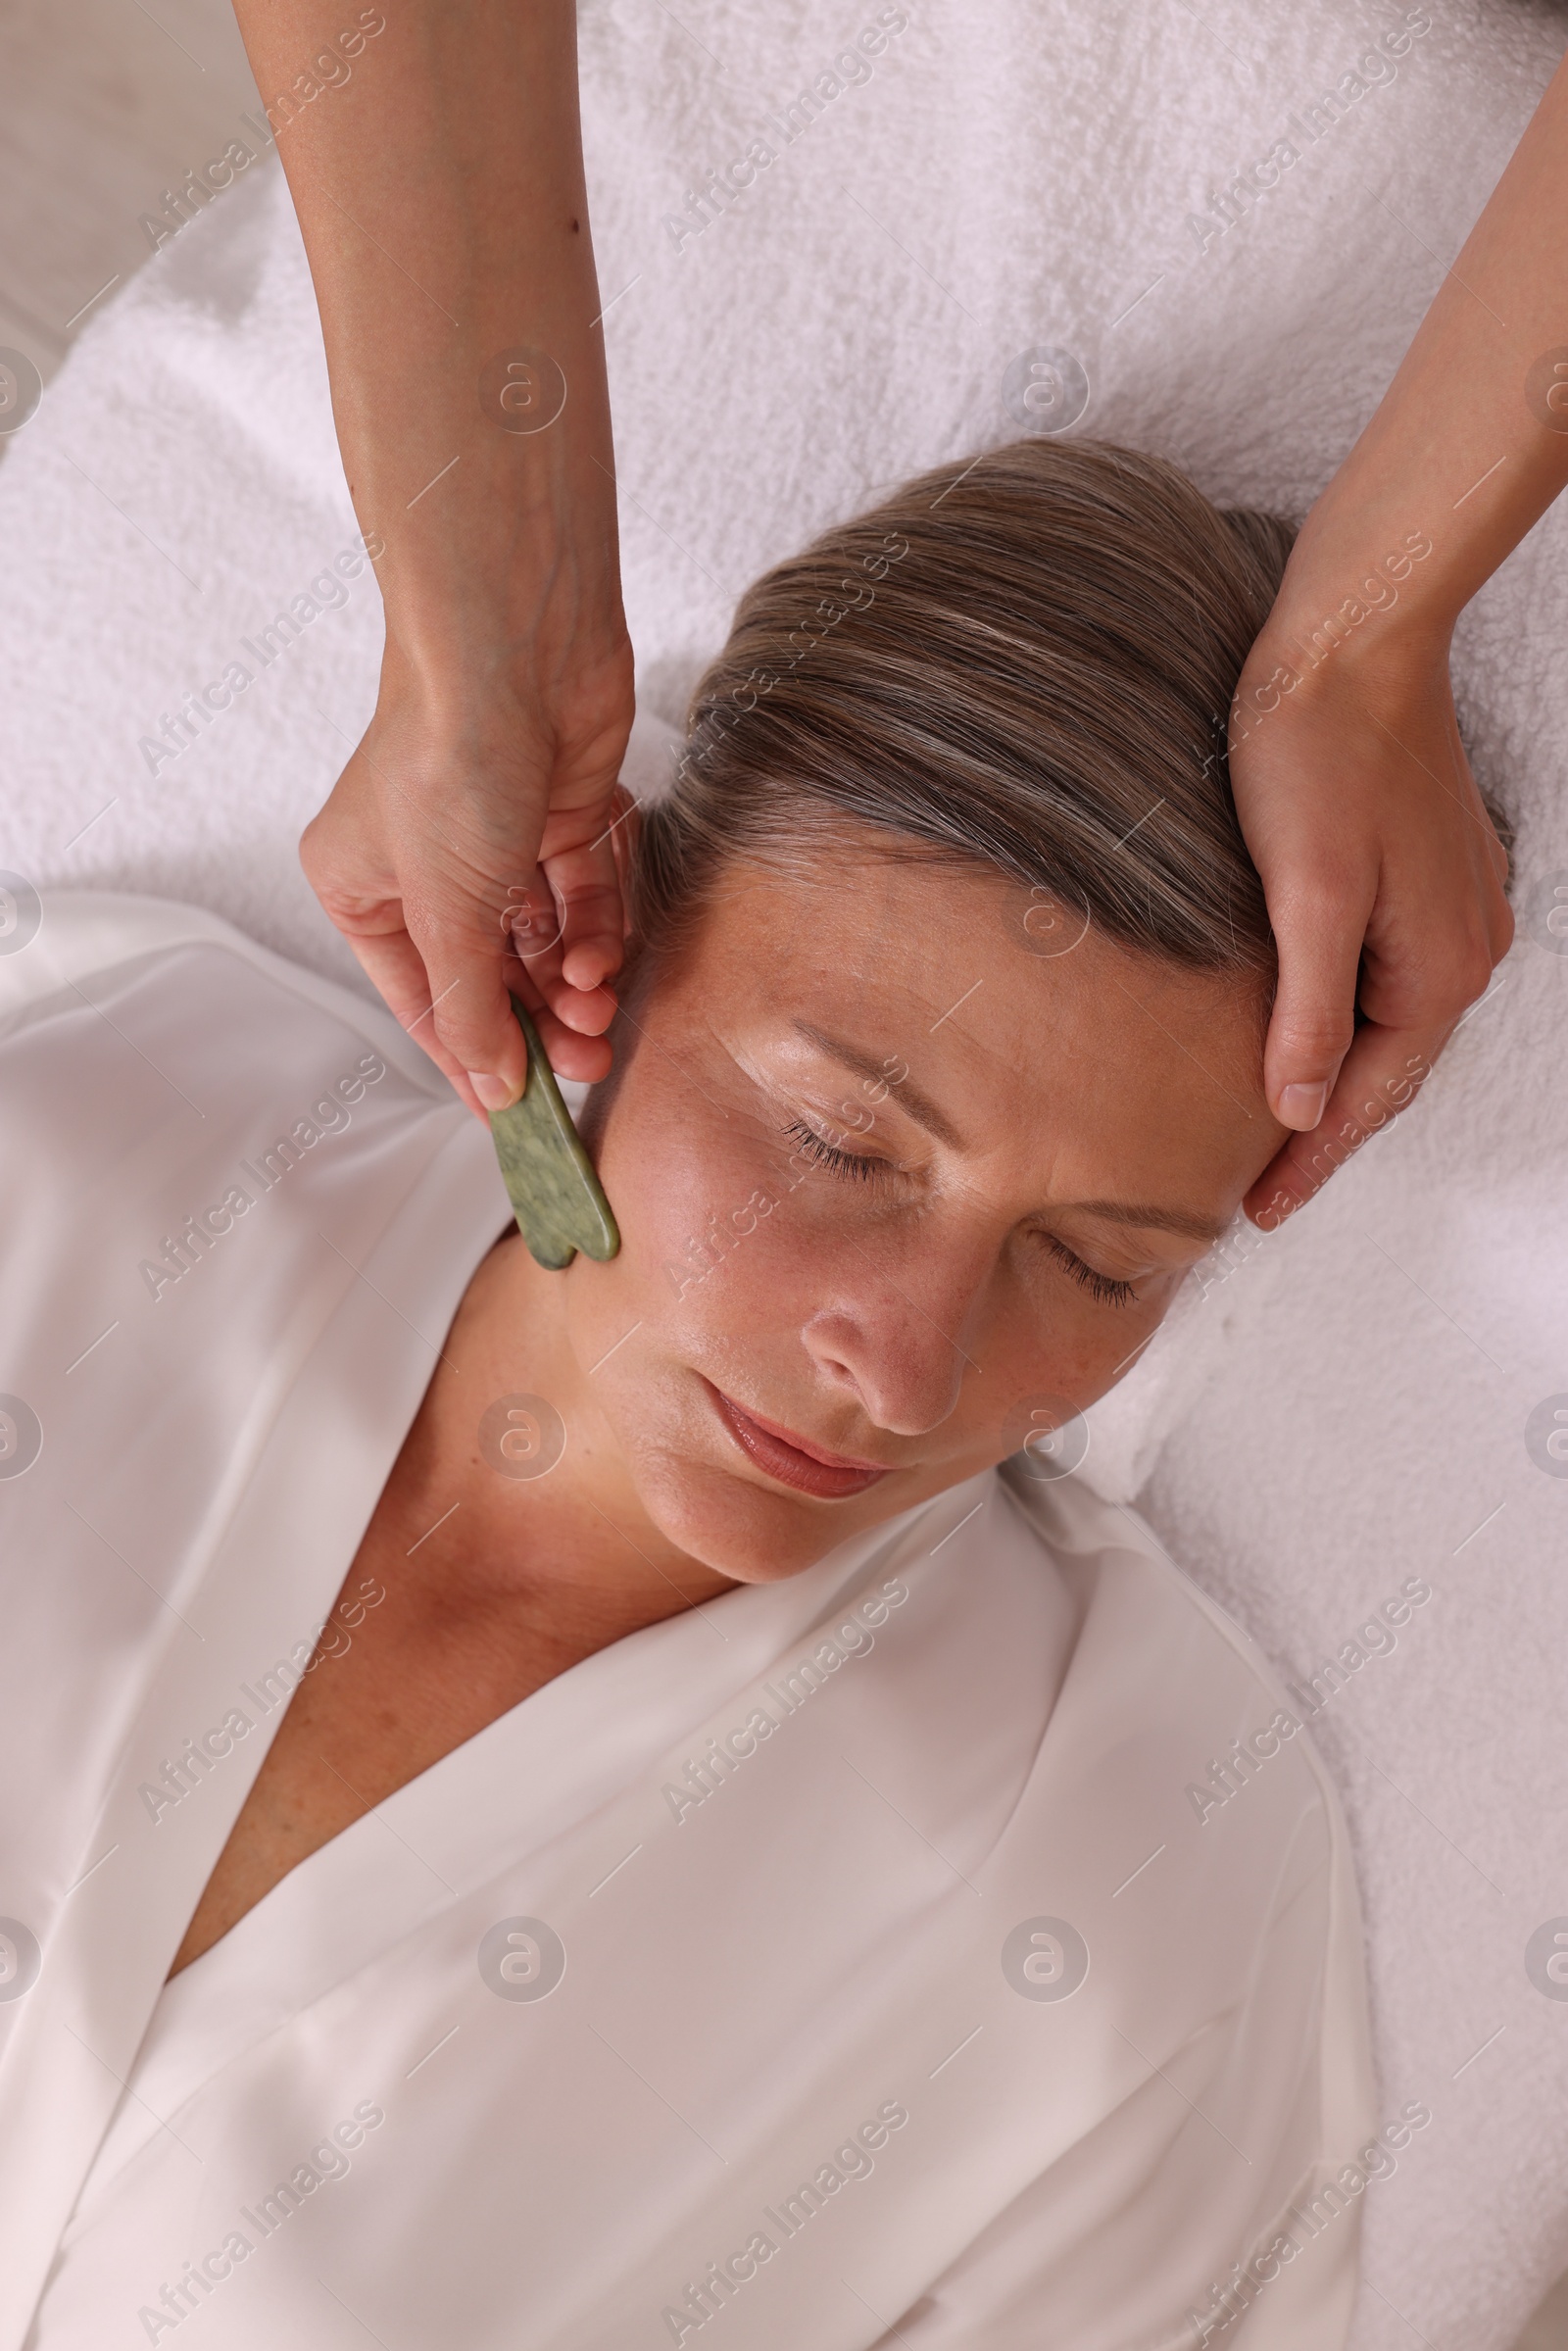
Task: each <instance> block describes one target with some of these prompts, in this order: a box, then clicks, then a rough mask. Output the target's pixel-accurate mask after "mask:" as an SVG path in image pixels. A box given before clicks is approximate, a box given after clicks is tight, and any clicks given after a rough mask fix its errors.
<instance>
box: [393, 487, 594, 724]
mask: <svg viewBox="0 0 1568 2351" xmlns="http://www.w3.org/2000/svg"><path fill="white" fill-rule="evenodd" d="M443 493H445V494H446V495H445V496H443ZM435 498H440V499H442V504H441V506H440V507H439V509H437V510H432V511H431V512H430V513H428V514H423V515H421V514H419V512H418V509H417V507H416V509H415V511H414V512H413V513H409V512H407V511H405V513H404V514H401V515H398V514H393V515H392V516H391V517H390V518H389V521H388V522H387V523H386V524H378V525H377V529H378V535H379V537H380V538H381V539H382V541H383V542H384V549H383V553H382V556H381V558H380V560H379V561H378V562H377V563H376V567H375V568H376V576H377V579H378V582H379V584H380V589H381V599H382V604H383V608H384V611H385V615H386V632H387V641H388V646H389V648H390V649H393V650H395V653H396V656H397V659H398V661H400V663H401V665H402V668H403V670H404V671H405V672H406V673H407V674H408V676H409V677H410V679H411V680H415V681H419V682H421V683H422V686H423V688H424V690H425V692H426V693H427V694H429V695H431V696H432V697H439V696H441V695H442V694H444V693H446V692H448V691H451V690H453V689H454V688H456V689H458V690H466V687H467V685H468V684H469V683H472V684H475V685H477V684H479V683H481V682H483V681H485V680H488V679H494V678H496V677H498V676H500V677H506V678H508V679H510V680H511V681H512V682H514V683H515V685H516V686H517V687H518V688H519V690H522V691H533V692H538V693H540V694H544V695H549V694H551V693H552V692H554V690H555V689H556V687H557V685H558V684H559V682H560V680H561V679H562V677H563V676H564V674H565V673H568V672H569V671H570V670H572V669H574V668H577V667H580V666H581V665H582V664H583V663H584V662H589V663H593V662H598V661H607V660H612V659H615V658H618V656H619V654H620V652H621V649H622V647H623V645H624V642H625V636H626V625H625V617H624V612H623V607H622V603H621V589H620V566H619V555H618V546H617V537H616V522H615V500H614V483H613V476H612V475H611V473H610V472H609V470H608V469H607V468H605V467H604V466H603V465H600V464H597V463H595V462H594V460H593V456H592V454H591V453H590V454H589V455H588V457H587V458H586V460H585V459H584V458H583V457H582V456H581V455H580V454H578V453H572V452H568V451H566V450H564V449H556V450H541V451H538V452H535V451H531V450H530V451H523V452H518V451H515V450H514V449H503V450H502V451H501V452H499V453H496V452H493V451H490V450H488V449H487V448H486V447H485V446H484V444H483V443H482V442H480V443H479V444H478V445H477V446H473V445H469V446H468V447H466V448H465V449H464V450H463V451H462V452H461V453H460V455H459V458H458V462H457V464H456V465H454V467H453V471H452V475H451V477H450V479H449V481H447V482H438V483H437V484H436V486H435V488H434V490H433V491H432V492H431V493H430V497H429V498H427V499H425V500H422V501H420V502H419V503H420V504H422V505H425V506H428V505H430V501H431V499H435ZM356 503H357V505H359V507H360V509H361V513H362V515H364V516H366V517H367V518H368V516H369V514H370V513H371V512H372V511H373V510H380V511H384V510H385V509H386V507H387V505H388V503H389V502H388V500H387V499H386V498H385V496H382V497H380V498H376V497H375V496H374V495H373V493H371V494H369V495H361V494H360V493H359V492H358V491H357V494H356Z"/></svg>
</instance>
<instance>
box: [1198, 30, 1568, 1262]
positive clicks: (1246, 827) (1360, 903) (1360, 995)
mask: <svg viewBox="0 0 1568 2351" xmlns="http://www.w3.org/2000/svg"><path fill="white" fill-rule="evenodd" d="M1399 230H1400V222H1399V220H1397V218H1396V217H1395V216H1393V215H1391V217H1390V222H1389V232H1390V234H1391V236H1393V235H1395V234H1397V232H1399ZM1565 483H1568V62H1565V63H1564V64H1563V65H1561V66H1559V67H1558V69H1557V72H1556V73H1555V74H1554V75H1553V77H1552V80H1551V82H1550V84H1549V86H1548V88H1547V90H1546V93H1545V95H1544V98H1543V99H1542V101H1541V104H1540V106H1539V107H1538V108H1537V110H1536V113H1535V116H1534V119H1533V120H1532V122H1531V123H1530V125H1529V127H1528V129H1527V130H1526V132H1525V135H1524V137H1523V138H1522V139H1521V140H1520V142H1519V145H1518V147H1517V149H1516V150H1515V153H1514V155H1513V158H1512V161H1511V162H1510V163H1509V166H1508V169H1507V171H1505V172H1504V173H1503V175H1502V178H1501V179H1500V180H1499V181H1498V183H1497V186H1496V189H1495V192H1494V194H1493V195H1492V197H1491V199H1490V201H1489V202H1488V204H1487V207H1486V209H1485V211H1484V212H1483V213H1482V215H1481V218H1480V220H1478V221H1477V223H1476V225H1475V227H1474V228H1473V229H1472V231H1471V233H1470V235H1469V237H1468V239H1467V240H1466V243H1465V245H1464V248H1463V250H1462V252H1461V253H1460V254H1459V255H1458V257H1457V259H1456V260H1455V262H1454V264H1453V267H1452V268H1451V269H1446V270H1445V272H1444V276H1443V280H1442V283H1441V285H1440V287H1439V290H1438V293H1437V295H1436V297H1435V299H1434V301H1433V303H1432V307H1431V309H1430V310H1429V311H1428V312H1427V315H1426V317H1425V318H1424V319H1423V320H1422V322H1421V326H1420V328H1419V330H1418V332H1417V334H1416V337H1415V340H1414V341H1413V342H1412V343H1411V345H1410V348H1409V350H1408V352H1407V353H1406V354H1405V357H1404V360H1403V361H1402V363H1401V365H1400V367H1399V369H1398V372H1397V374H1396V376H1395V378H1394V381H1393V383H1392V384H1391V385H1390V387H1389V390H1388V392H1387V393H1386V394H1385V396H1384V398H1383V400H1382V401H1381V402H1380V404H1379V406H1378V408H1377V411H1376V413H1375V414H1374V416H1372V419H1371V421H1370V422H1369V423H1368V425H1367V427H1366V430H1365V431H1364V432H1363V433H1362V435H1361V437H1360V439H1359V440H1358V441H1357V442H1356V444H1355V447H1354V448H1353V449H1352V450H1351V452H1350V454H1349V456H1348V458H1347V459H1346V462H1345V464H1344V465H1342V466H1341V468H1340V470H1339V472H1338V473H1337V474H1336V475H1335V477H1334V479H1333V480H1332V481H1331V482H1330V483H1329V485H1328V487H1327V489H1326V490H1325V491H1324V493H1323V495H1322V497H1321V498H1320V499H1319V500H1318V502H1317V504H1316V505H1315V506H1314V507H1313V509H1312V511H1311V513H1310V514H1308V516H1307V518H1306V521H1305V523H1304V524H1303V525H1302V528H1301V532H1300V535H1299V538H1298V540H1297V543H1296V547H1295V550H1294V551H1293V553H1292V556H1291V561H1290V563H1289V565H1288V567H1287V569H1286V574H1285V579H1284V582H1283V585H1282V587H1281V589H1280V593H1279V597H1278V599H1277V601H1276V603H1275V607H1274V610H1273V612H1271V613H1270V615H1269V618H1268V620H1267V623H1266V624H1265V627H1264V629H1263V632H1262V635H1261V637H1260V638H1259V641H1258V643H1257V645H1256V647H1255V648H1254V649H1253V652H1252V654H1251V656H1250V660H1249V661H1248V663H1247V666H1246V669H1245V671H1244V674H1243V677H1242V681H1241V685H1240V687H1239V689H1238V693H1237V699H1236V703H1235V705H1234V707H1233V710H1232V723H1231V781H1232V787H1233V790H1234V793H1235V797H1236V808H1237V813H1238V815H1239V816H1240V818H1241V822H1242V829H1243V831H1244V832H1245V833H1246V836H1247V842H1248V846H1249V848H1250V851H1251V853H1252V856H1253V858H1254V860H1255V862H1256V864H1257V867H1258V870H1259V872H1260V873H1261V875H1262V877H1263V885H1264V889H1265V891H1266V893H1267V897H1268V908H1269V915H1270V918H1271V920H1272V922H1273V925H1274V931H1275V936H1276V939H1277V941H1278V945H1279V960H1280V979H1279V994H1278V999H1277V1002H1276V1004H1275V1007H1274V1013H1273V1017H1272V1020H1271V1022H1270V1025H1269V1034H1268V1044H1267V1049H1266V1054H1265V1064H1264V1068H1265V1083H1266V1086H1267V1091H1268V1098H1269V1102H1270V1106H1271V1107H1272V1108H1273V1110H1274V1112H1275V1115H1276V1116H1277V1117H1278V1118H1279V1120H1280V1121H1281V1123H1282V1125H1285V1126H1289V1127H1292V1128H1294V1129H1296V1130H1298V1131H1297V1132H1296V1133H1295V1134H1294V1135H1293V1137H1292V1139H1291V1141H1290V1142H1289V1143H1288V1144H1287V1145H1286V1146H1285V1148H1284V1149H1283V1150H1282V1151H1280V1153H1279V1154H1278V1156H1277V1157H1276V1158H1275V1160H1274V1161H1273V1163H1272V1165H1271V1166H1269V1167H1267V1168H1266V1169H1265V1170H1264V1172H1263V1174H1262V1176H1261V1177H1260V1178H1259V1179H1258V1182H1257V1183H1256V1184H1255V1185H1254V1186H1253V1188H1252V1190H1251V1192H1250V1193H1249V1195H1248V1198H1247V1201H1246V1207H1247V1211H1248V1214H1249V1215H1250V1216H1251V1217H1252V1219H1253V1221H1254V1222H1256V1223H1259V1224H1261V1225H1263V1226H1264V1227H1265V1228H1268V1227H1272V1226H1274V1225H1277V1224H1278V1223H1279V1222H1280V1220H1281V1218H1282V1217H1283V1216H1287V1215H1289V1214H1290V1213H1291V1212H1292V1211H1293V1210H1294V1209H1295V1208H1297V1207H1299V1205H1300V1203H1301V1201H1302V1200H1307V1199H1309V1198H1310V1197H1311V1195H1312V1194H1313V1193H1314V1192H1315V1191H1316V1190H1317V1189H1318V1188H1319V1186H1320V1185H1321V1184H1322V1183H1323V1182H1324V1181H1325V1180H1326V1179H1327V1178H1328V1177H1329V1176H1330V1175H1332V1174H1333V1172H1334V1170H1335V1168H1336V1167H1338V1166H1340V1165H1342V1164H1343V1163H1344V1161H1345V1160H1346V1159H1347V1158H1348V1157H1349V1155H1350V1153H1351V1151H1354V1150H1355V1149H1356V1148H1357V1146H1358V1145H1359V1144H1361V1143H1363V1142H1365V1140H1366V1138H1367V1136H1368V1135H1370V1134H1372V1133H1375V1132H1376V1130H1377V1129H1378V1128H1379V1127H1380V1126H1382V1125H1385V1124H1386V1123H1387V1121H1388V1119H1389V1118H1390V1117H1391V1116H1392V1115H1394V1114H1395V1113H1396V1112H1397V1111H1398V1110H1400V1109H1402V1108H1403V1107H1404V1105H1405V1104H1406V1103H1407V1102H1409V1101H1410V1100H1411V1099H1412V1098H1413V1096H1414V1094H1415V1092H1416V1090H1417V1088H1418V1087H1419V1085H1420V1084H1421V1082H1422V1080H1423V1079H1424V1078H1425V1076H1426V1074H1427V1072H1428V1071H1429V1070H1430V1069H1431V1066H1432V1063H1433V1061H1434V1060H1435V1058H1436V1057H1437V1055H1438V1054H1439V1053H1441V1052H1442V1050H1443V1047H1444V1045H1445V1044H1446V1041H1447V1039H1448V1037H1449V1036H1450V1035H1451V1034H1452V1032H1453V1029H1454V1026H1455V1024H1456V1023H1457V1022H1458V1021H1459V1020H1460V1019H1461V1018H1462V1017H1463V1014H1464V1010H1465V1007H1466V1005H1467V1004H1473V1003H1474V1002H1475V1001H1476V999H1477V998H1478V997H1479V996H1480V995H1481V994H1482V993H1483V991H1484V990H1485V988H1486V986H1487V984H1488V981H1489V980H1490V978H1491V975H1492V970H1493V967H1494V965H1495V963H1496V962H1497V960H1498V959H1499V957H1500V956H1502V955H1505V954H1506V953H1507V950H1508V946H1509V943H1510V941H1511V939H1512V936H1513V922H1512V918H1511V916H1510V914H1509V912H1508V907H1507V903H1506V900H1505V899H1504V896H1503V890H1502V883H1503V877H1504V875H1505V873H1506V860H1505V858H1504V857H1503V853H1502V849H1501V845H1500V844H1499V842H1498V840H1497V838H1496V835H1495V831H1494V830H1493V827H1492V825H1491V823H1490V822H1489V820H1488V818H1487V814H1486V810H1485V809H1484V808H1483V807H1482V805H1481V801H1480V798H1479V796H1478V794H1477V792H1476V788H1475V783H1474V780H1473V778H1472V776H1471V774H1470V769H1469V766H1468V763H1467V761H1466V759H1465V756H1464V752H1463V750H1462V748H1461V746H1460V743H1459V738H1458V731H1457V729H1456V727H1455V725H1454V718H1453V700H1452V695H1451V693H1450V690H1449V685H1448V648H1449V645H1450V643H1451V641H1452V637H1453V630H1454V625H1455V623H1456V622H1457V620H1458V617H1459V614H1460V613H1461V612H1463V610H1464V608H1465V606H1466V605H1467V604H1468V603H1469V601H1470V599H1471V597H1473V596H1474V595H1475V594H1476V592H1477V590H1478V589H1479V588H1481V587H1482V586H1483V585H1484V584H1485V582H1486V581H1487V580H1488V579H1489V578H1490V577H1491V576H1492V574H1493V572H1494V571H1495V570H1496V568H1497V566H1498V564H1499V563H1502V562H1503V561H1504V559H1505V558H1506V557H1507V556H1508V555H1509V554H1510V553H1511V552H1512V550H1513V549H1514V548H1515V547H1517V546H1518V544H1519V542H1520V540H1521V539H1522V538H1523V537H1524V535H1525V533H1526V532H1527V531H1528V530H1529V529H1530V528H1531V527H1532V525H1533V524H1535V523H1536V522H1538V521H1539V520H1540V518H1541V516H1542V514H1544V512H1545V510H1546V508H1547V507H1548V506H1549V505H1550V504H1551V502H1552V500H1553V499H1554V498H1555V497H1556V496H1557V495H1558V493H1559V492H1560V491H1561V490H1562V488H1563V487H1564V485H1565ZM1357 1011H1359V1015H1360V1020H1359V1024H1358V1023H1357Z"/></svg>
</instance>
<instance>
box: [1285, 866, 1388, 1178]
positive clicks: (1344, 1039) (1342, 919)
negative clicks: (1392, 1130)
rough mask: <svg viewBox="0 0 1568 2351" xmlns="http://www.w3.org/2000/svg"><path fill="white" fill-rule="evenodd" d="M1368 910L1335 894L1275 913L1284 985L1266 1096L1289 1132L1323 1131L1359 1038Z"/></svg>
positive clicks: (1291, 901) (1299, 897) (1297, 898)
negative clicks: (1342, 1067) (1329, 1106)
mask: <svg viewBox="0 0 1568 2351" xmlns="http://www.w3.org/2000/svg"><path fill="white" fill-rule="evenodd" d="M1369 911H1370V907H1369V906H1362V905H1361V904H1359V902H1358V901H1349V902H1348V901H1347V899H1346V898H1345V897H1344V895H1343V894H1341V895H1337V896H1331V895H1330V894H1329V892H1328V891H1327V890H1324V891H1323V892H1321V893H1317V892H1314V893H1312V894H1311V895H1310V896H1308V895H1306V894H1305V893H1298V894H1293V895H1292V896H1291V897H1290V898H1288V899H1287V900H1286V902H1285V903H1284V904H1283V905H1281V906H1270V909H1269V912H1270V916H1271V918H1272V921H1273V925H1274V938H1275V944H1276V946H1277V948H1278V951H1279V985H1278V987H1277V989H1276V992H1275V997H1274V1009H1273V1012H1272V1013H1271V1015H1270V1017H1269V1024H1268V1040H1267V1043H1266V1044H1265V1046H1264V1049H1263V1090H1264V1093H1265V1094H1266V1095H1267V1097H1268V1105H1269V1108H1270V1109H1271V1110H1272V1111H1273V1113H1274V1115H1275V1117H1276V1118H1277V1119H1278V1120H1279V1122H1280V1124H1281V1126H1285V1127H1294V1128H1296V1129H1297V1130H1298V1131H1299V1132H1301V1131H1309V1130H1310V1129H1311V1128H1313V1127H1315V1126H1316V1125H1317V1123H1318V1121H1319V1119H1320V1118H1321V1117H1322V1115H1323V1110H1324V1105H1325V1104H1326V1102H1328V1099H1329V1096H1330V1094H1331V1093H1332V1092H1333V1090H1334V1081H1335V1079H1336V1078H1337V1077H1338V1076H1339V1072H1340V1064H1341V1062H1342V1061H1343V1060H1344V1058H1345V1056H1346V1053H1348V1051H1349V1047H1350V1041H1351V1039H1352V1038H1353V1036H1354V1035H1355V993H1356V985H1357V981H1358V977H1359V973H1360V963H1361V944H1362V941H1363V940H1364V938H1365V937H1366V924H1367V915H1368V913H1369Z"/></svg>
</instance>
